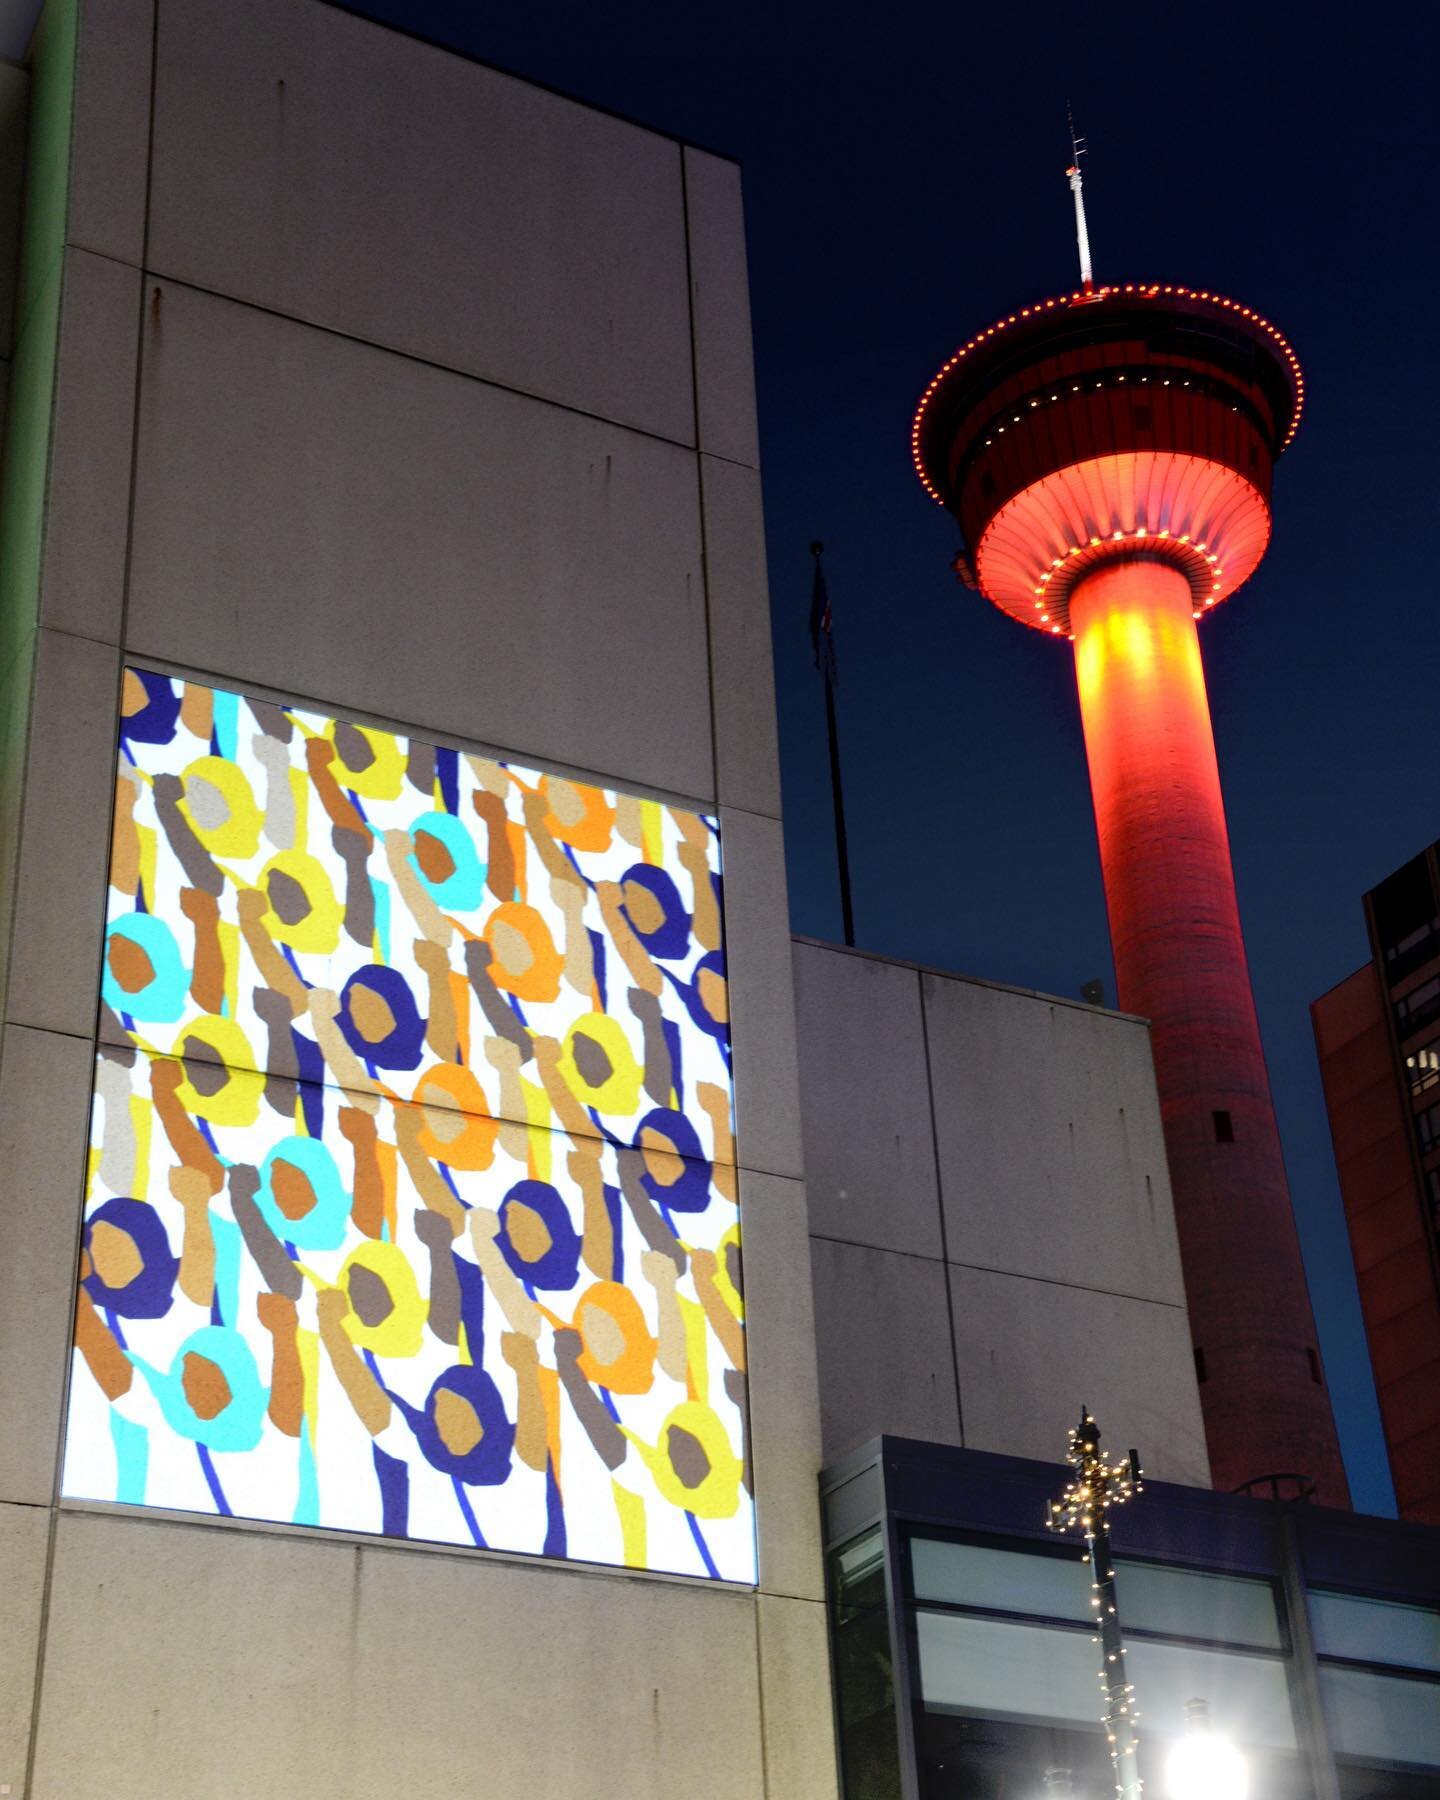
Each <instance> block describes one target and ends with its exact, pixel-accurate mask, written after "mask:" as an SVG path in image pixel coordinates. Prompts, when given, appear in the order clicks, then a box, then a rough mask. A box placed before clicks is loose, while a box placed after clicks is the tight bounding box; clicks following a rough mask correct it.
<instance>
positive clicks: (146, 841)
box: [135, 825, 155, 912]
mask: <svg viewBox="0 0 1440 1800" xmlns="http://www.w3.org/2000/svg"><path fill="white" fill-rule="evenodd" d="M135 833H136V836H137V837H138V838H139V839H140V885H141V886H142V887H143V888H144V890H145V904H146V906H148V907H149V908H150V910H151V911H152V912H153V911H154V910H155V827H154V826H153V825H137V826H136V827H135Z"/></svg>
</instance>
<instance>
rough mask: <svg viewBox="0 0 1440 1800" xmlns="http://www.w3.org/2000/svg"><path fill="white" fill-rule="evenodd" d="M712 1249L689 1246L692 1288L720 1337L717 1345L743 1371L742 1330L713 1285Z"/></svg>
mask: <svg viewBox="0 0 1440 1800" xmlns="http://www.w3.org/2000/svg"><path fill="white" fill-rule="evenodd" d="M715 1268H716V1263H715V1252H714V1251H713V1250H692V1251H691V1252H690V1272H691V1274H692V1275H693V1276H694V1277H695V1292H696V1294H698V1295H699V1298H700V1304H701V1306H702V1307H704V1309H705V1317H706V1318H707V1319H708V1320H709V1321H710V1329H711V1330H712V1331H713V1332H714V1333H715V1335H716V1337H717V1338H719V1340H720V1347H721V1349H722V1350H724V1352H725V1354H726V1356H728V1357H729V1359H730V1366H731V1368H732V1369H739V1370H740V1372H741V1373H742V1374H743V1373H744V1371H745V1330H744V1327H743V1326H742V1325H741V1323H740V1321H739V1320H738V1319H737V1318H736V1317H735V1315H734V1313H732V1312H731V1310H730V1308H729V1307H728V1306H727V1305H726V1304H725V1302H724V1300H723V1299H722V1298H721V1296H720V1290H719V1288H718V1287H716V1285H715Z"/></svg>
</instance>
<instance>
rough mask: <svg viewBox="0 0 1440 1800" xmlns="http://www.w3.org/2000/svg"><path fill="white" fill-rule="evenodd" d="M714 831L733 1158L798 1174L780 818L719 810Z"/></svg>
mask: <svg viewBox="0 0 1440 1800" xmlns="http://www.w3.org/2000/svg"><path fill="white" fill-rule="evenodd" d="M720 829H721V844H722V854H723V856H724V862H725V869H724V882H725V958H726V973H727V975H728V977H729V988H730V1021H731V1030H732V1034H733V1037H734V1043H735V1126H736V1147H737V1156H738V1158H739V1161H740V1163H741V1165H742V1166H743V1167H745V1168H747V1169H761V1170H764V1171H765V1172H766V1173H768V1174H771V1175H793V1176H795V1177H797V1178H798V1177H799V1176H800V1175H801V1174H802V1172H803V1171H802V1167H801V1150H800V1100H799V1094H798V1091H797V1086H796V1074H795V1002H794V991H795V990H794V986H793V983H792V979H791V973H790V925H789V913H788V909H787V902H786V897H785V846H784V842H783V840H782V838H781V833H780V821H779V820H778V819H765V818H761V817H759V816H758V815H757V814H755V813H747V812H736V811H733V810H732V809H731V808H729V807H722V808H721V819H720Z"/></svg>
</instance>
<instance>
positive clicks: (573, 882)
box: [524, 793, 585, 891]
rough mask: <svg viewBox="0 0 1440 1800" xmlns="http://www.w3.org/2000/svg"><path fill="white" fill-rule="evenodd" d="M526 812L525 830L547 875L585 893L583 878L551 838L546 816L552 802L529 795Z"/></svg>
mask: <svg viewBox="0 0 1440 1800" xmlns="http://www.w3.org/2000/svg"><path fill="white" fill-rule="evenodd" d="M524 810H525V829H526V830H527V831H528V832H529V833H530V840H531V842H532V843H533V844H534V846H535V849H536V852H537V854H538V855H539V857H540V861H541V863H542V864H543V865H544V868H545V873H546V874H547V875H548V876H549V877H550V879H551V880H552V881H557V882H560V883H562V884H564V885H565V886H568V887H579V888H580V889H582V891H583V889H584V886H585V882H584V879H583V877H582V876H581V875H580V873H579V871H578V870H577V869H576V867H575V865H574V863H572V862H571V861H570V859H569V857H568V856H566V854H565V852H564V851H563V850H562V849H561V848H560V846H559V845H558V844H557V843H556V842H555V840H554V838H553V837H551V835H550V830H549V827H548V826H547V825H546V823H545V818H546V815H547V814H548V813H549V811H550V802H549V801H548V800H547V799H546V798H545V796H544V795H543V794H536V793H527V794H526V795H525V799H524Z"/></svg>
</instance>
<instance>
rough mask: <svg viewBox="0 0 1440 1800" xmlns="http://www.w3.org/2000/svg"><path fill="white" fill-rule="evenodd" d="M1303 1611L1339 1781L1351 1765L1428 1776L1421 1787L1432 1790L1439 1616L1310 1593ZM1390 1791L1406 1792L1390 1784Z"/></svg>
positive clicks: (1436, 1758) (1439, 1709) (1438, 1718)
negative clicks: (1396, 1767)
mask: <svg viewBox="0 0 1440 1800" xmlns="http://www.w3.org/2000/svg"><path fill="white" fill-rule="evenodd" d="M1309 1607H1310V1624H1311V1629H1312V1631H1313V1632H1314V1636H1315V1650H1316V1654H1317V1656H1318V1657H1319V1662H1320V1695H1321V1699H1322V1702H1323V1704H1324V1709H1325V1719H1326V1725H1327V1728H1328V1730H1329V1734H1330V1741H1331V1744H1332V1745H1333V1747H1334V1750H1335V1753H1336V1757H1337V1759H1339V1761H1340V1762H1341V1764H1342V1771H1341V1772H1342V1780H1343V1776H1344V1773H1345V1770H1344V1766H1343V1765H1344V1764H1345V1763H1346V1762H1347V1761H1348V1760H1351V1759H1353V1760H1354V1761H1355V1762H1357V1763H1359V1762H1366V1763H1376V1762H1382V1763H1400V1764H1402V1765H1405V1764H1408V1765H1409V1766H1410V1767H1411V1768H1413V1769H1415V1770H1417V1771H1418V1770H1420V1769H1429V1770H1431V1771H1432V1772H1431V1774H1430V1775H1429V1776H1427V1777H1424V1778H1423V1779H1424V1780H1427V1781H1429V1782H1430V1783H1432V1784H1433V1783H1434V1781H1435V1775H1434V1772H1433V1771H1434V1770H1435V1769H1437V1768H1440V1612H1436V1611H1434V1610H1432V1609H1431V1608H1429V1607H1423V1606H1404V1605H1400V1604H1399V1603H1397V1602H1395V1601H1391V1600H1376V1599H1370V1598H1367V1597H1365V1596H1362V1595H1359V1594H1338V1593H1326V1592H1323V1591H1317V1590H1313V1589H1312V1590H1311V1593H1310V1596H1309ZM1372 1780H1373V1777H1372ZM1344 1785H1346V1786H1348V1785H1349V1784H1344ZM1357 1791H1358V1790H1357ZM1370 1791H1377V1792H1382V1793H1389V1792H1390V1788H1389V1786H1386V1787H1383V1788H1379V1789H1372V1790H1370ZM1395 1791H1396V1792H1397V1793H1402V1792H1403V1793H1406V1794H1408V1793H1409V1792H1410V1789H1409V1787H1408V1786H1404V1785H1402V1784H1399V1783H1397V1784H1396V1786H1395ZM1416 1791H1423V1790H1420V1789H1417V1790H1416ZM1431 1791H1432V1792H1433V1791H1434V1790H1433V1786H1432V1788H1431Z"/></svg>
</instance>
